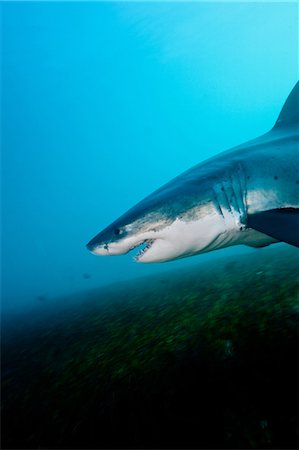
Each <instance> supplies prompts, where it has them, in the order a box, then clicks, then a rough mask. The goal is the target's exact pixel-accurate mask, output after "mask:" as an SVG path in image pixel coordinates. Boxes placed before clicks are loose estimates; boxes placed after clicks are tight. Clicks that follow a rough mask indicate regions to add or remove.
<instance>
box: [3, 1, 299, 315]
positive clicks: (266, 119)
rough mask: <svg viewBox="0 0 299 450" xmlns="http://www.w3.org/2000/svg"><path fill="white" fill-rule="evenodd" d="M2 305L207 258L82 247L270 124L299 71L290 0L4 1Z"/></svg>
mask: <svg viewBox="0 0 299 450" xmlns="http://www.w3.org/2000/svg"><path fill="white" fill-rule="evenodd" d="M1 7H2V74H1V75H2V101H1V103H2V133H1V134H2V136H1V137H2V307H3V309H4V310H5V311H6V310H15V311H19V310H21V309H23V308H24V309H25V308H26V307H29V306H32V305H34V304H36V303H37V302H38V299H41V298H42V299H47V300H48V301H49V302H50V301H51V299H53V298H55V297H57V296H63V295H66V294H71V293H74V292H80V291H84V290H85V289H90V288H93V287H96V286H100V285H103V284H107V283H117V282H120V281H122V280H124V279H128V278H134V277H140V276H144V275H146V274H151V273H157V272H161V271H163V270H169V269H170V268H171V267H180V266H186V265H192V264H194V261H196V262H198V260H199V258H201V259H203V260H205V261H207V263H208V262H209V261H210V260H211V258H217V257H219V255H220V254H222V255H225V254H232V253H236V252H253V251H255V250H252V249H248V248H245V247H238V248H231V249H227V250H221V251H217V252H214V253H211V254H206V255H202V256H198V257H195V258H190V259H186V260H181V261H177V262H173V263H170V264H155V265H142V264H136V263H134V262H133V261H132V255H131V254H128V255H125V256H121V257H112V258H101V257H96V256H94V255H91V254H90V253H89V252H88V251H87V250H86V248H85V244H86V243H87V242H88V241H89V239H90V238H91V237H92V236H94V235H95V234H96V233H97V232H99V231H100V230H101V229H103V228H104V227H105V226H106V225H108V224H109V223H111V222H112V221H113V220H114V219H116V218H117V217H118V216H119V215H121V214H122V213H123V212H125V211H126V210H127V209H128V208H130V207H131V206H133V205H134V204H135V203H136V202H137V201H139V200H141V199H142V198H143V197H144V196H146V195H147V194H149V193H150V192H152V191H153V190H154V189H156V188H158V187H159V186H161V185H162V184H163V183H165V182H167V181H168V180H169V179H171V178H172V177H174V176H176V175H177V174H179V173H180V172H182V171H184V170H185V169H187V168H189V167H191V166H192V165H194V164H196V163H198V162H200V161H202V160H204V159H206V158H207V157H209V156H212V155H214V154H217V153H218V152H220V151H222V150H225V149H227V148H229V147H232V146H234V145H237V144H239V143H241V142H244V141H246V140H248V139H251V138H254V137H256V136H258V135H260V134H262V133H264V132H266V131H268V130H269V129H270V128H271V127H272V125H273V123H274V121H275V120H276V118H277V116H278V114H279V112H280V109H281V107H282V104H283V102H284V101H285V99H286V97H287V95H288V94H289V92H290V90H291V88H292V87H293V86H294V84H295V82H296V80H297V78H298V5H297V4H296V3H283V2H281V3H262V2H260V3H250V2H248V3H234V2H232V3H230V2H228V3H216V2H215V3H213V2H211V3H207V2H190V3H180V2H174V3H171V2H165V3H156V2H155V3H150V2H149V3H142V2H141V3H137V2H133V3H129V2H128V3H127V2H119V3H118V2H91V3H79V2H78V3H76V2H70V3H59V2H53V3H49V2H45V3H43V2H36V3H35V2H33V3H22V2H15V3H14V2H7V3H2V5H1Z"/></svg>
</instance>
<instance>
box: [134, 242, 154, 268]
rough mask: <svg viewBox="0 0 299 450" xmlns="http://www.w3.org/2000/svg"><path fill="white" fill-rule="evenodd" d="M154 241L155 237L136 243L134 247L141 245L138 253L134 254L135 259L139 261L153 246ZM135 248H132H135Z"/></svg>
mask: <svg viewBox="0 0 299 450" xmlns="http://www.w3.org/2000/svg"><path fill="white" fill-rule="evenodd" d="M154 242H155V240H154V239H146V240H144V241H143V242H141V243H139V244H138V245H136V246H135V247H133V248H137V247H140V246H141V248H140V250H139V252H138V253H137V255H135V256H134V260H135V261H137V262H138V261H139V260H140V259H141V258H142V257H143V256H144V254H145V253H146V252H147V251H148V250H149V249H150V248H151V246H152V245H153V243H154ZM133 248H132V249H131V250H133Z"/></svg>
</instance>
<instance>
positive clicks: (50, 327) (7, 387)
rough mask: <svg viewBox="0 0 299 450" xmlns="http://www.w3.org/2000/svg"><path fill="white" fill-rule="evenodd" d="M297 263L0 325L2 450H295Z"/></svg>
mask: <svg viewBox="0 0 299 450" xmlns="http://www.w3.org/2000/svg"><path fill="white" fill-rule="evenodd" d="M298 265H299V264H298V253H297V250H296V249H293V248H291V247H288V246H285V247H283V246H282V247H280V248H277V249H276V248H275V247H274V248H268V249H262V250H256V252H254V253H252V254H249V255H245V254H244V255H242V256H238V257H237V256H235V257H230V258H223V257H222V258H220V259H218V260H216V261H215V262H213V263H207V264H205V265H203V264H202V263H201V262H200V258H198V265H197V266H195V267H193V268H192V269H184V270H180V271H169V272H168V273H167V274H163V275H159V276H155V277H151V278H144V279H141V280H139V281H138V282H128V283H123V284H121V285H119V286H117V287H109V288H107V289H104V290H99V291H93V292H90V293H88V294H84V295H83V294H82V297H81V298H80V297H79V296H77V297H76V298H75V297H74V298H73V299H72V298H68V299H65V300H64V299H61V301H60V302H58V301H57V302H53V303H52V304H51V305H50V306H49V302H48V303H47V305H46V302H44V303H43V305H42V304H41V306H40V308H39V310H38V312H35V313H34V312H31V313H29V312H28V313H27V315H26V316H25V315H23V316H20V317H17V316H15V317H14V318H13V320H12V318H11V317H10V318H9V319H7V320H4V321H3V327H2V337H3V339H2V448H19V449H26V448H31V449H37V448H39V449H50V448H60V449H65V448H197V449H200V448H215V449H216V448H217V449H222V448H229V449H237V448H238V449H245V448H250V449H258V448H259V449H264V448H268V449H286V448H297V419H298V417H297V375H298V373H297V333H298Z"/></svg>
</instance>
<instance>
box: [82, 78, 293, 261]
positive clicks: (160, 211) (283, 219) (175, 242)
mask: <svg viewBox="0 0 299 450" xmlns="http://www.w3.org/2000/svg"><path fill="white" fill-rule="evenodd" d="M298 218H299V82H297V84H296V86H295V87H294V88H293V90H292V92H291V93H290V95H289V97H288V98H287V100H286V102H285V104H284V106H283V108H282V110H281V112H280V114H279V117H278V119H277V121H276V123H275V125H274V127H273V128H272V129H271V130H270V131H269V132H267V133H266V134H264V135H262V136H260V137H258V138H256V139H254V140H251V141H248V142H246V143H244V144H241V145H239V146H237V147H234V148H232V149H230V150H227V151H225V152H223V153H220V154H219V155H217V156H214V157H212V158H210V159H208V160H207V161H204V162H201V163H200V164H198V165H196V166H194V167H192V168H191V169H189V170H187V171H186V172H184V173H182V174H181V175H179V176H177V177H176V178H174V179H173V180H171V181H169V182H168V183H167V184H165V185H164V186H162V187H161V188H160V189H158V190H156V191H155V192H153V193H152V194H150V195H149V196H148V197H146V198H145V199H144V200H142V201H141V202H139V203H137V204H136V205H135V206H134V207H133V208H131V209H129V210H128V211H127V212H126V213H125V214H123V215H122V216H120V217H119V218H118V219H117V220H115V221H114V222H113V223H112V224H111V225H109V226H108V227H107V228H105V229H104V230H103V231H101V232H100V233H99V234H97V235H96V236H95V237H94V238H93V239H92V240H91V241H90V242H89V243H88V244H87V248H88V249H89V250H90V251H91V252H93V253H94V254H96V255H104V256H107V255H122V254H125V253H128V252H129V251H130V250H132V249H134V248H136V247H140V251H139V253H138V254H137V255H136V256H135V260H136V261H138V262H141V263H152V262H164V261H170V260H174V259H178V258H184V257H187V256H192V255H198V254H200V253H204V252H209V251H211V250H216V249H220V248H224V247H228V246H232V245H238V244H245V245H249V246H253V247H263V246H266V245H270V244H273V243H277V242H286V243H288V244H291V245H294V246H297V247H298V246H299V219H298Z"/></svg>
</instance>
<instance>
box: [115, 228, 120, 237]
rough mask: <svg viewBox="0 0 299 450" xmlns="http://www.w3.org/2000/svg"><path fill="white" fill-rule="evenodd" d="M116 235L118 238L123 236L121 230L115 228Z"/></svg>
mask: <svg viewBox="0 0 299 450" xmlns="http://www.w3.org/2000/svg"><path fill="white" fill-rule="evenodd" d="M114 234H115V235H116V236H117V235H119V234H121V230H120V229H119V228H115V230H114Z"/></svg>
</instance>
